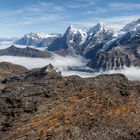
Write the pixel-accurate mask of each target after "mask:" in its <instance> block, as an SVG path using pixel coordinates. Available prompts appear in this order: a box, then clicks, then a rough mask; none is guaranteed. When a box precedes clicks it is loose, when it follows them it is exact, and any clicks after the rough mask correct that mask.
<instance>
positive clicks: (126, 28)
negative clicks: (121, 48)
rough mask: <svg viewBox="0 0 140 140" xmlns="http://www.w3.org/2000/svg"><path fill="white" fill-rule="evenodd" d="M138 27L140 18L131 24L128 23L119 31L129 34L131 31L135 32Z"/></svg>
mask: <svg viewBox="0 0 140 140" xmlns="http://www.w3.org/2000/svg"><path fill="white" fill-rule="evenodd" d="M139 27H140V18H139V19H137V20H135V21H133V22H131V23H128V24H127V25H126V26H124V27H123V29H122V30H121V31H124V32H131V31H135V30H136V29H137V28H139Z"/></svg>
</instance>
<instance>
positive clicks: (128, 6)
mask: <svg viewBox="0 0 140 140" xmlns="http://www.w3.org/2000/svg"><path fill="white" fill-rule="evenodd" d="M109 7H111V8H113V9H114V10H132V9H140V3H133V2H131V3H130V2H127V3H126V2H112V3H110V4H109Z"/></svg>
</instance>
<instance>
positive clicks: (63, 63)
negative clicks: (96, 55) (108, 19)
mask: <svg viewBox="0 0 140 140" xmlns="http://www.w3.org/2000/svg"><path fill="white" fill-rule="evenodd" d="M2 61H7V62H11V63H14V64H19V65H23V66H25V67H27V68H28V69H32V68H38V67H43V66H46V65H48V64H49V63H51V64H52V65H54V66H55V68H56V69H57V70H59V71H61V72H62V75H64V76H69V75H79V76H81V77H84V78H85V77H95V76H97V75H99V74H104V73H106V74H113V73H122V74H124V75H126V76H127V77H128V79H129V80H139V81H140V68H135V67H131V68H125V69H123V70H110V71H107V72H104V73H103V72H99V73H88V72H79V71H68V69H67V68H68V67H69V66H70V67H84V66H86V63H87V60H85V59H84V58H82V57H80V56H77V57H71V56H67V57H62V56H58V55H55V56H54V57H53V58H49V59H44V58H27V57H13V56H0V62H2Z"/></svg>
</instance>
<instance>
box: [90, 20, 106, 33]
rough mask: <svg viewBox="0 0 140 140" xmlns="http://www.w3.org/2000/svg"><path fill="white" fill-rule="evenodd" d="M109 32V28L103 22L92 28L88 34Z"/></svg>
mask: <svg viewBox="0 0 140 140" xmlns="http://www.w3.org/2000/svg"><path fill="white" fill-rule="evenodd" d="M107 30H108V28H107V27H106V25H105V24H104V23H103V22H99V23H97V24H96V25H95V26H94V27H91V28H90V29H89V31H88V34H89V35H91V34H94V33H97V32H99V31H107Z"/></svg>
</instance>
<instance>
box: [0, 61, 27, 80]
mask: <svg viewBox="0 0 140 140" xmlns="http://www.w3.org/2000/svg"><path fill="white" fill-rule="evenodd" d="M26 71H27V69H26V68H25V67H23V66H19V65H15V64H12V63H9V62H1V63H0V81H2V80H4V79H6V78H10V77H11V76H15V75H21V74H22V73H25V72H26Z"/></svg>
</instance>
